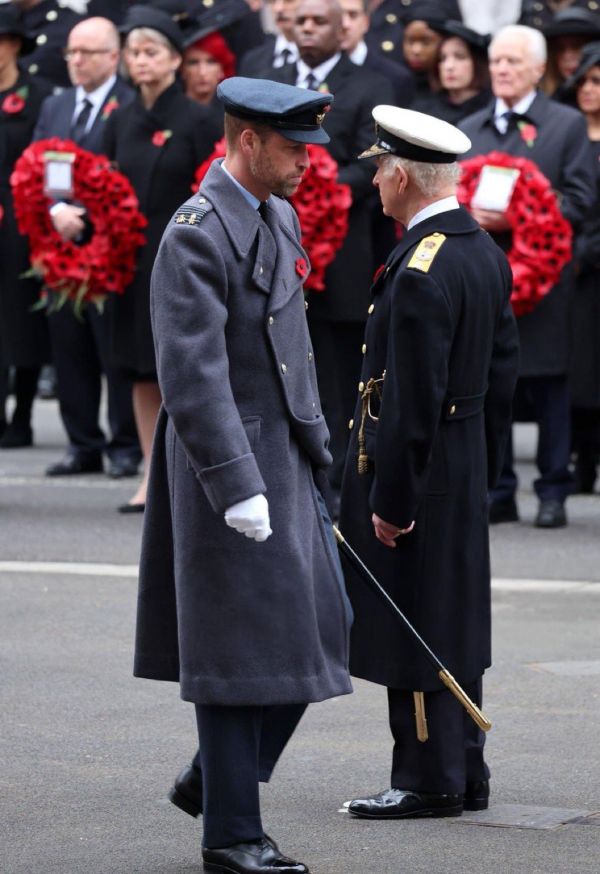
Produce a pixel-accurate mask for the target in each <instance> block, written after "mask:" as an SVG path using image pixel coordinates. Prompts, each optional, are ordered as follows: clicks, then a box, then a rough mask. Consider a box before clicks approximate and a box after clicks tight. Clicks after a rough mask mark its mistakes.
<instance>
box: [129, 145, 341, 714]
mask: <svg viewBox="0 0 600 874" xmlns="http://www.w3.org/2000/svg"><path fill="white" fill-rule="evenodd" d="M200 196H201V198H202V199H201V200H200V199H199V196H198V195H196V196H194V197H193V198H191V199H190V200H189V201H188V203H187V204H186V205H184V207H183V208H182V211H180V212H182V215H183V218H186V217H187V221H184V220H183V218H182V215H179V216H177V217H175V218H174V219H172V220H171V221H170V223H169V225H168V227H167V229H166V231H165V235H164V237H163V240H162V243H161V246H160V249H159V252H158V256H157V259H156V264H155V267H154V272H153V275H152V291H151V300H152V320H153V326H154V332H155V338H156V357H157V363H158V376H159V382H160V387H161V391H162V396H163V399H164V408H163V409H162V411H161V413H160V416H159V420H158V426H157V430H156V435H155V441H154V454H153V459H152V468H151V475H150V487H149V493H148V501H147V505H146V513H145V519H144V537H143V546H142V560H141V568H140V590H139V607H138V628H137V641H136V658H135V673H136V675H137V676H141V677H149V678H154V679H159V680H179V681H180V684H181V695H182V697H183V698H184V699H186V700H190V701H194V702H198V703H202V704H220V705H247V704H288V703H293V702H298V703H300V702H311V701H320V700H323V699H325V698H329V697H331V696H334V695H342V694H345V693H347V692H350V691H351V686H350V681H349V676H348V672H347V658H348V635H349V617H350V615H351V611H350V608H349V604H348V601H347V598H346V595H345V592H344V590H343V583H342V580H341V579H340V578H339V576H338V575H337V574H336V571H335V564H334V555H333V546H332V545H330V544H329V542H328V539H327V536H326V529H325V527H324V523H323V519H322V518H321V515H320V514H319V512H318V509H317V492H316V488H315V482H314V475H313V471H314V470H316V469H319V468H322V467H324V466H327V465H328V464H329V463H330V461H331V455H330V453H329V451H328V449H327V444H328V440H329V434H328V431H327V426H326V425H325V420H324V418H323V415H322V413H321V410H320V406H319V395H318V391H317V385H316V376H315V369H314V361H313V355H312V349H311V344H310V339H309V335H308V329H307V324H306V313H305V307H304V296H303V293H302V278H303V276H304V269H303V265H304V264H306V263H307V256H306V253H305V252H304V251H303V249H302V247H301V246H300V244H299V242H298V239H299V226H298V222H297V219H296V215H295V213H294V211H293V209H292V207H291V206H290V205H289V204H288V203H287V202H285V201H283V200H280V199H278V198H275V197H271V198H270V202H271V207H270V209H271V218H270V220H269V226H268V227H267V225H266V224H265V223H264V222H263V221H262V220H261V219H260V217H259V214H258V212H257V211H256V210H254V209H253V208H252V207H251V206H250V205H249V204H248V202H247V201H246V200H245V198H244V196H243V195H242V193H241V192H240V191H239V189H238V188H237V187H236V186H235V184H234V183H233V182H232V181H231V180H230V179H229V178H228V176H227V175H226V174H225V172H224V171H223V170H222V169H221V167H220V161H217V162H214V163H213V164H212V166H211V168H210V170H209V172H208V174H207V176H206V177H205V180H204V182H203V183H202V186H201V189H200ZM205 211H206V214H205V215H203V213H204V212H205ZM192 213H195V215H194V218H193V219H191V221H190V216H191V214H192ZM257 493H264V494H265V495H266V498H267V500H268V502H269V512H270V519H271V527H272V529H273V534H272V535H271V537H270V538H269V539H268V540H267V541H266V542H264V543H256V542H254V541H253V540H249V539H247V538H246V537H244V536H243V535H241V534H238V533H237V532H236V531H234V530H233V529H231V528H228V527H227V525H226V524H225V520H224V518H223V514H224V511H225V510H226V509H227V508H228V507H230V506H232V505H233V504H235V503H237V502H238V501H242V500H244V499H246V498H249V497H251V496H253V495H255V494H257Z"/></svg>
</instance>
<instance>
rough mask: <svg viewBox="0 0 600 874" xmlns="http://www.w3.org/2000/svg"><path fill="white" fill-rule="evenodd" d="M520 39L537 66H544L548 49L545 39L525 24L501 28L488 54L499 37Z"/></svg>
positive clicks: (541, 34) (508, 25) (539, 32)
mask: <svg viewBox="0 0 600 874" xmlns="http://www.w3.org/2000/svg"><path fill="white" fill-rule="evenodd" d="M505 36H508V37H522V38H524V39H525V41H526V43H527V46H528V48H529V51H530V52H531V54H532V56H533V57H534V58H535V60H536V61H537V62H538V63H539V64H545V63H546V61H547V59H548V47H547V44H546V38H545V37H544V35H543V33H541V31H539V30H536V29H535V28H534V27H527V25H525V24H507V25H506V26H505V27H501V28H500V30H499V31H498V33H497V34H496V35H495V36H494V38H493V39H492V41H491V43H490V47H489V49H488V53H491V51H492V49H493V47H494V43H495V42H496V41H497V40H499V39H500V38H501V37H505Z"/></svg>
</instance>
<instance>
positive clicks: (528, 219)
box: [458, 152, 573, 316]
mask: <svg viewBox="0 0 600 874" xmlns="http://www.w3.org/2000/svg"><path fill="white" fill-rule="evenodd" d="M486 164H490V165H492V166H494V167H509V168H511V169H517V170H519V171H520V173H519V178H518V179H517V182H516V185H515V188H514V191H513V194H512V197H511V200H510V203H509V205H508V209H507V210H506V218H507V220H508V222H509V224H510V226H511V230H512V247H511V249H510V251H509V252H508V261H509V264H510V266H511V269H512V274H513V290H512V295H511V299H510V300H511V304H512V307H513V311H514V313H515V316H523V315H525V314H526V313H530V312H531V311H532V310H534V309H535V307H536V306H537V305H538V303H539V302H540V301H541V300H542V298H543V297H544V296H545V295H546V294H548V292H549V291H550V289H551V288H552V286H553V285H555V284H556V283H557V282H558V279H559V277H560V273H561V270H562V269H563V267H564V266H565V265H566V264H568V262H569V261H570V260H571V256H572V247H571V243H572V237H573V232H572V229H571V225H570V224H569V222H568V221H567V220H566V219H565V218H564V217H563V216H562V214H561V212H560V209H559V207H558V201H557V198H556V194H555V193H554V192H553V190H552V188H551V186H550V183H549V181H548V180H547V179H546V177H545V176H544V175H543V174H542V173H541V172H540V170H539V169H538V167H537V165H536V164H534V162H533V161H530V160H528V159H527V158H515V157H513V156H512V155H507V154H506V153H505V152H490V153H489V154H488V155H480V156H479V157H477V158H469V159H468V160H466V161H462V162H461V168H462V177H461V180H460V184H459V186H458V199H459V201H460V202H461V203H462V204H463V205H464V206H466V207H467V209H469V208H470V205H471V200H472V198H473V195H474V194H475V191H476V189H477V183H478V182H479V176H480V174H481V170H482V169H483V167H484V166H485V165H486Z"/></svg>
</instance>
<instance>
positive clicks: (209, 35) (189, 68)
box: [181, 27, 235, 134]
mask: <svg viewBox="0 0 600 874" xmlns="http://www.w3.org/2000/svg"><path fill="white" fill-rule="evenodd" d="M230 76H235V55H234V54H233V52H232V51H231V49H230V48H229V45H228V43H227V41H226V40H225V37H224V36H223V35H222V33H221V32H220V31H219V30H214V29H212V28H210V27H209V28H208V29H206V28H202V29H201V30H199V31H196V32H195V33H192V34H191V35H190V36H189V37H188V38H187V39H186V42H185V50H184V53H183V63H182V65H181V78H182V79H183V82H184V86H185V93H186V94H187V96H188V97H189V98H190V99H191V100H195V101H197V102H198V103H200V104H202V105H203V106H206V107H207V108H208V109H209V110H210V112H211V113H212V114H213V118H214V121H215V124H217V125H218V127H219V130H220V132H221V134H222V132H223V104H222V103H221V101H220V100H218V99H217V86H218V84H219V82H222V81H223V80H224V79H229V77H230Z"/></svg>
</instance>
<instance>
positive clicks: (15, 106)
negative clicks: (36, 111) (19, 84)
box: [0, 87, 29, 115]
mask: <svg viewBox="0 0 600 874" xmlns="http://www.w3.org/2000/svg"><path fill="white" fill-rule="evenodd" d="M28 92H29V89H28V88H27V87H24V88H19V90H18V91H13V93H12V94H7V95H6V97H5V98H4V100H3V101H2V106H0V109H2V112H5V113H6V114H7V115H18V114H19V112H22V111H23V110H24V108H25V99H26V97H27V94H28Z"/></svg>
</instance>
